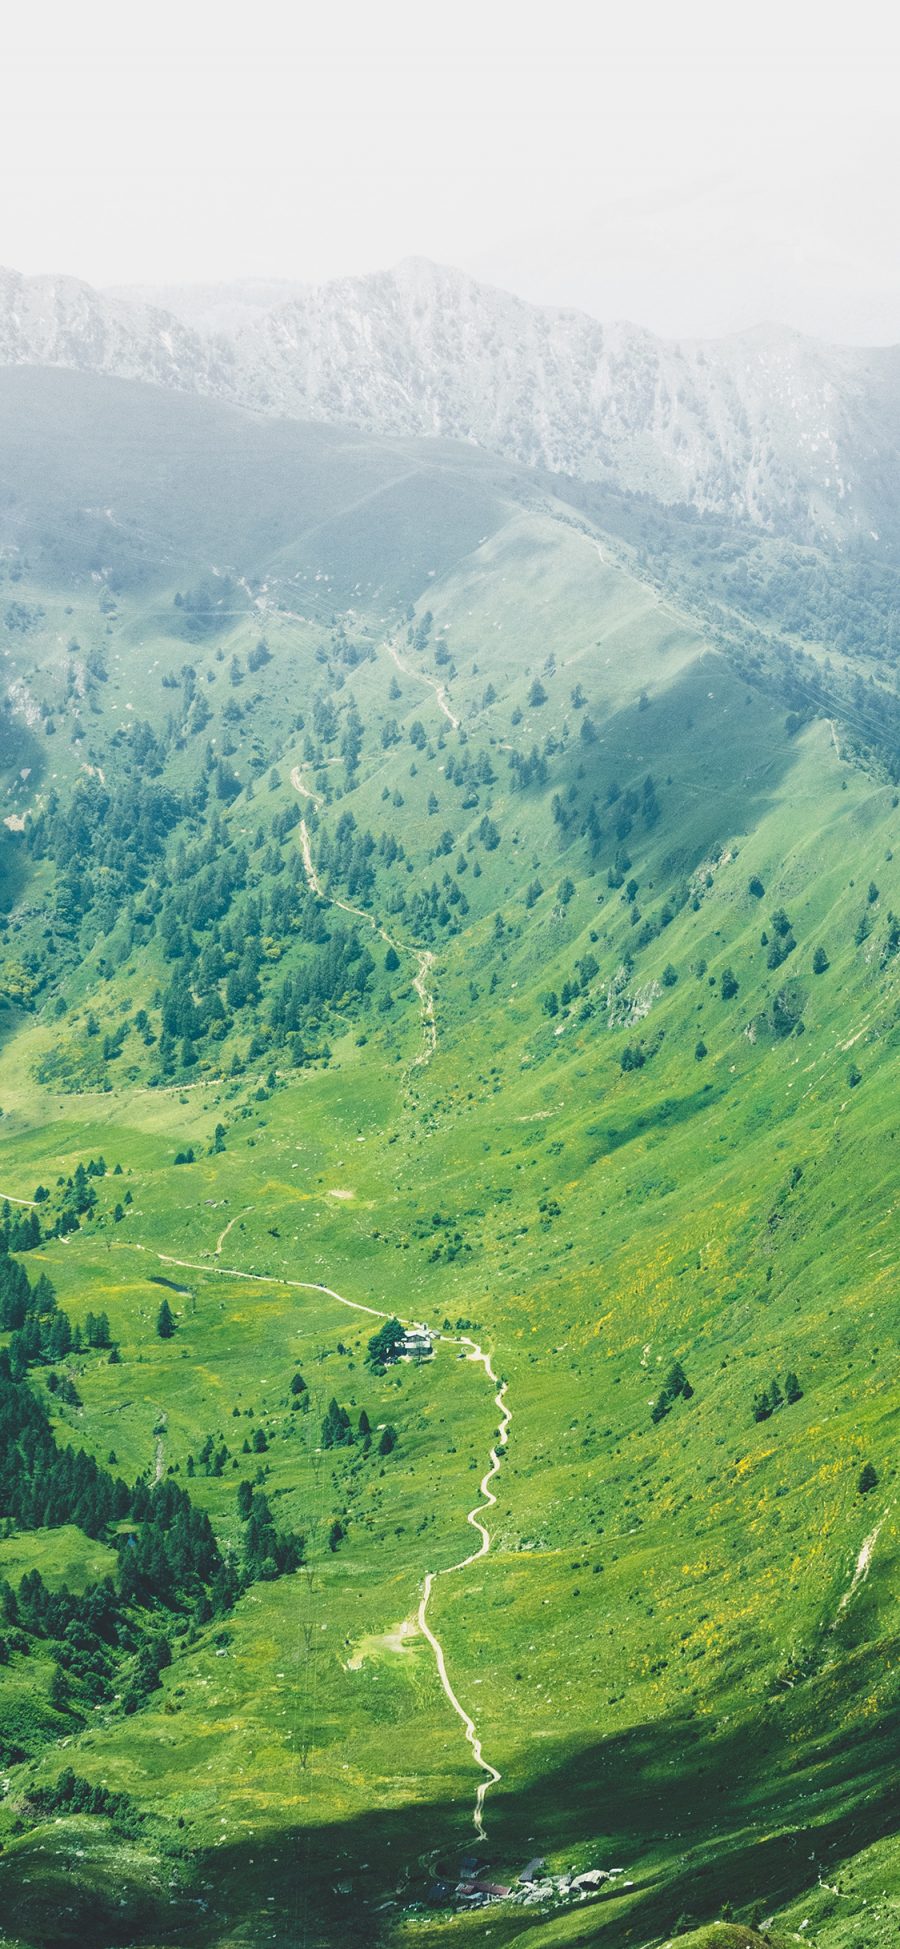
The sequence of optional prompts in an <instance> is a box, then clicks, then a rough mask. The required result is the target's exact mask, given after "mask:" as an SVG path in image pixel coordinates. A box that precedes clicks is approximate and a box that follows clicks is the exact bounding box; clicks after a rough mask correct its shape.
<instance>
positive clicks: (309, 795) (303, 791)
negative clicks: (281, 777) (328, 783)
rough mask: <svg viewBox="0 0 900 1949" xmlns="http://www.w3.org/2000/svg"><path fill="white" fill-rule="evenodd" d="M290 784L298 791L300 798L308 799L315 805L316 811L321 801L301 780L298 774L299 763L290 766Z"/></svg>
mask: <svg viewBox="0 0 900 1949" xmlns="http://www.w3.org/2000/svg"><path fill="white" fill-rule="evenodd" d="M291 784H292V785H293V787H294V791H295V792H299V794H300V797H301V798H302V799H310V800H311V801H312V804H313V805H314V806H315V808H316V811H317V812H318V810H319V807H320V805H321V803H322V801H321V799H320V798H317V797H316V794H315V792H311V791H310V789H309V786H308V785H304V783H303V780H302V778H301V776H300V766H299V765H292V767H291Z"/></svg>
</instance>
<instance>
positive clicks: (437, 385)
mask: <svg viewBox="0 0 900 1949" xmlns="http://www.w3.org/2000/svg"><path fill="white" fill-rule="evenodd" d="M160 301H162V302H160ZM0 362H2V363H4V364H7V365H55V366H63V367H73V368H75V369H80V370H86V371H91V372H95V373H103V374H108V375H113V376H116V377H119V378H124V379H139V380H143V381H145V382H149V383H151V384H154V385H160V386H166V387H171V388H174V389H176V390H179V391H185V392H194V393H199V394H201V395H203V396H205V397H211V398H215V399H219V400H223V401H227V402H228V403H230V404H232V405H238V406H241V407H244V408H247V409H250V410H251V411H253V412H255V413H261V414H264V415H266V416H275V417H279V418H285V417H287V418H292V419H301V420H320V421H330V422H334V423H337V424H343V425H351V426H357V427H361V428H363V429H364V430H365V431H366V432H369V433H376V434H390V435H403V436H410V435H423V434H424V435H440V436H443V437H445V438H450V439H454V440H463V441H469V442H473V443H475V444H477V445H478V446H481V447H483V448H485V449H486V450H487V451H489V452H493V453H497V454H499V455H501V456H503V457H504V458H507V459H510V460H514V461H516V462H519V463H520V464H524V465H526V466H529V467H535V468H538V469H543V470H547V471H550V472H552V473H559V474H569V475H575V476H580V477H582V478H585V479H605V480H609V481H611V482H612V483H613V484H615V485H617V486H619V487H623V488H625V489H627V490H629V491H631V492H641V493H648V494H651V495H652V496H653V497H654V498H656V499H658V500H662V501H668V502H683V503H688V504H690V505H692V506H693V507H695V508H696V509H697V510H698V511H699V512H707V513H716V514H720V515H722V514H724V515H727V516H731V517H737V518H738V519H742V520H748V521H750V522H752V523H754V524H756V525H759V526H761V527H764V528H770V529H772V530H775V531H777V532H782V533H787V534H791V535H793V536H794V537H795V538H797V539H800V540H804V541H810V540H816V539H818V538H821V537H822V536H825V535H832V536H837V537H846V536H851V535H852V536H856V537H859V538H861V539H863V540H865V541H867V542H870V543H879V542H881V541H886V540H887V539H888V537H889V535H890V534H892V532H893V528H894V525H895V523H894V519H893V517H894V515H895V513H896V509H897V503H898V498H900V490H898V481H897V468H896V461H895V455H896V446H897V439H898V434H900V349H890V348H888V349H877V348H876V349H874V350H865V349H859V348H855V347H841V346H829V345H825V344H823V343H821V342H819V341H816V340H814V339H810V338H805V337H803V336H802V335H801V334H799V333H797V332H793V331H790V330H788V329H786V328H784V327H777V326H773V327H759V328H757V329H756V330H754V331H750V332H746V333H741V334H737V335H734V336H732V337H729V338H725V339H721V340H713V341H696V340H693V341H692V340H683V341H672V340H665V339H660V338H657V337H655V336H654V334H652V333H650V332H647V331H645V330H642V329H641V328H639V327H637V326H634V325H629V324H623V323H611V324H610V323H601V322H599V321H598V320H596V319H594V318H592V317H590V316H589V315H587V314H586V313H582V312H576V311H571V310H563V309H560V308H554V309H551V308H542V307H537V306H533V305H529V304H527V303H525V302H524V301H523V300H521V299H519V298H515V297H512V296H511V295H509V294H508V293H506V292H503V291H499V290H496V289H493V288H492V287H489V286H485V285H481V284H478V283H477V282H476V281H475V280H474V279H472V278H470V277H467V276H465V275H464V274H463V273H462V272H459V271H454V270H451V269H447V268H445V267H441V266H439V265H435V264H432V263H429V262H428V261H426V260H422V259H410V260H407V261H405V262H404V263H402V264H400V265H398V266H397V267H396V269H394V270H392V271H384V272H379V273H377V274H374V275H371V276H368V277H362V278H343V279H338V280H335V281H334V282H331V283H326V284H324V285H320V286H313V287H309V288H303V287H298V286H291V285H289V284H277V283H276V284H271V283H269V284H250V285H246V284H240V283H238V284H232V285H226V286H222V287H211V288H209V287H200V288H199V289H196V288H192V289H188V290H179V289H174V290H171V289H165V290H163V291H160V292H157V291H154V290H153V289H152V288H151V289H146V288H145V289H141V290H138V291H134V292H128V291H125V292H119V293H118V294H115V295H108V294H104V293H102V292H99V291H96V290H94V289H92V288H91V287H90V286H89V285H86V284H83V283H81V282H79V281H77V280H73V279H69V278H33V279H25V278H22V277H20V276H19V275H17V274H16V273H14V272H4V273H0Z"/></svg>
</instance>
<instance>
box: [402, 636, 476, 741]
mask: <svg viewBox="0 0 900 1949" xmlns="http://www.w3.org/2000/svg"><path fill="white" fill-rule="evenodd" d="M387 650H388V656H389V657H390V658H391V661H392V662H393V663H396V665H397V669H398V670H402V671H403V675H404V676H405V677H412V678H414V680H415V681H416V682H417V683H420V684H427V685H428V688H429V690H433V691H434V695H435V701H436V703H437V705H438V708H439V710H442V711H443V713H444V716H445V718H446V719H447V722H448V724H451V725H452V726H453V729H454V731H458V730H459V718H458V717H456V716H454V713H453V711H452V710H451V709H450V701H449V698H448V696H447V688H446V685H445V684H442V683H441V682H440V680H439V679H438V678H437V677H426V675H425V672H424V670H411V669H410V667H409V664H408V663H404V661H403V658H402V656H401V655H400V651H399V650H398V648H397V645H396V643H389V644H388V646H387Z"/></svg>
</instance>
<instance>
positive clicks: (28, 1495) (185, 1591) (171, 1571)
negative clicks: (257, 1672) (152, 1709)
mask: <svg viewBox="0 0 900 1949" xmlns="http://www.w3.org/2000/svg"><path fill="white" fill-rule="evenodd" d="M0 1507H2V1508H3V1509H4V1511H5V1512H6V1513H7V1515H8V1517H9V1518H10V1519H11V1521H12V1522H13V1523H14V1524H15V1525H16V1527H17V1528H19V1529H22V1530H31V1529H54V1528H58V1527H60V1526H61V1525H63V1524H68V1523H72V1524H74V1525H75V1527H77V1528H79V1529H81V1530H82V1531H83V1532H84V1533H85V1534H86V1535H88V1536H92V1537H94V1538H97V1539H99V1540H104V1541H106V1542H108V1543H109V1544H110V1545H111V1547H113V1548H114V1549H115V1551H116V1553H117V1558H118V1563H117V1571H116V1576H115V1579H113V1578H112V1577H107V1578H105V1579H104V1580H103V1581H102V1582H100V1583H97V1584H94V1585H90V1586H89V1587H88V1588H87V1590H86V1591H84V1592H83V1593H82V1594H80V1595H74V1594H73V1593H72V1592H71V1591H69V1590H67V1589H65V1588H63V1589H61V1590H56V1591H50V1590H48V1589H47V1587H46V1585H45V1584H44V1583H43V1580H42V1578H41V1576H40V1574H39V1572H37V1571H32V1572H30V1573H29V1574H28V1575H27V1576H25V1577H24V1578H23V1579H22V1581H21V1583H20V1585H19V1588H18V1591H16V1590H15V1589H13V1587H12V1585H10V1584H9V1583H3V1584H0V1663H6V1662H8V1660H9V1657H10V1655H11V1654H12V1653H14V1652H17V1651H18V1652H26V1653H27V1651H28V1650H29V1648H30V1640H31V1639H33V1638H40V1639H44V1640H47V1641H48V1642H50V1643H52V1644H53V1647H54V1651H53V1655H54V1660H55V1664H56V1675H55V1678H54V1682H53V1688H52V1698H51V1703H53V1704H54V1706H55V1708H56V1709H58V1710H65V1709H67V1708H68V1706H69V1705H70V1703H71V1704H72V1705H73V1706H77V1704H78V1702H85V1701H87V1702H97V1701H99V1700H108V1699H110V1698H111V1697H112V1694H113V1691H114V1690H115V1691H116V1692H117V1693H118V1694H119V1695H120V1696H121V1698H122V1709H123V1710H124V1711H126V1712H131V1711H136V1710H137V1709H138V1707H139V1706H140V1705H141V1703H142V1702H143V1700H144V1699H145V1698H146V1697H147V1695H148V1694H149V1693H150V1692H151V1691H153V1690H155V1689H156V1688H157V1686H158V1684H159V1682H160V1672H161V1671H162V1670H164V1669H165V1666H166V1665H167V1664H168V1663H169V1662H170V1661H171V1646H170V1642H169V1636H168V1630H169V1627H168V1626H166V1625H165V1624H164V1622H163V1621H164V1619H165V1618H166V1617H167V1616H169V1617H177V1616H179V1615H180V1616H182V1617H187V1618H189V1619H192V1620H193V1622H194V1623H195V1624H201V1625H202V1624H205V1623H207V1622H208V1621H209V1620H210V1619H211V1618H213V1617H216V1616H224V1615H225V1614H226V1613H227V1612H228V1611H229V1610H230V1609H231V1607H232V1606H233V1604H234V1602H235V1600H236V1598H237V1597H238V1596H239V1594H240V1592H241V1591H242V1590H243V1589H244V1588H246V1586H247V1585H248V1584H249V1583H251V1582H253V1581H254V1580H255V1579H256V1578H259V1577H263V1578H266V1579H269V1578H273V1577H278V1576H282V1575H289V1574H290V1573H291V1572H292V1571H294V1570H296V1569H297V1568H298V1566H299V1564H301V1563H302V1561H303V1551H304V1542H303V1538H302V1537H300V1536H294V1535H289V1534H285V1533H283V1532H282V1531H280V1530H278V1529H277V1528H276V1526H275V1524H274V1522H273V1520H272V1514H271V1510H270V1508H269V1504H268V1501H267V1499H266V1497H265V1496H263V1495H260V1494H259V1493H258V1492H256V1491H254V1490H253V1489H251V1487H250V1485H249V1484H247V1483H242V1484H241V1486H240V1490H239V1508H240V1513H241V1516H242V1520H243V1521H244V1522H245V1524H246V1530H245V1538H244V1552H243V1563H242V1565H241V1567H240V1568H238V1567H236V1565H235V1564H234V1563H233V1562H231V1561H230V1559H227V1558H225V1557H223V1555H222V1553H221V1551H220V1549H219V1546H218V1543H217V1542H216V1538H215V1536H214V1534H213V1530H212V1526H211V1524H210V1521H209V1517H208V1516H207V1515H206V1513H205V1512H204V1511H202V1510H199V1509H197V1508H196V1507H195V1505H194V1504H193V1502H192V1501H191V1498H190V1496H189V1495H188V1494H187V1492H186V1491H185V1490H184V1489H181V1488H180V1487H179V1486H178V1485H177V1484H176V1483H174V1482H173V1481H172V1480H171V1479H164V1480H162V1481H158V1482H153V1483H152V1484H148V1483H147V1482H146V1481H144V1480H143V1479H140V1478H139V1479H138V1481H137V1482H135V1483H134V1484H133V1485H132V1486H130V1487H129V1485H128V1484H127V1483H126V1482H124V1481H123V1480H121V1478H118V1477H115V1476H113V1475H112V1474H110V1472H109V1471H108V1470H107V1469H104V1468H102V1467H100V1465H99V1464H98V1463H97V1462H96V1461H95V1459H94V1457H93V1456H91V1455H88V1454H86V1453H85V1452H84V1450H82V1449H75V1448H73V1447H70V1446H60V1445H58V1444H57V1442H56V1440H55V1438H54V1435H53V1432H52V1429H51V1426H50V1422H49V1420H48V1417H47V1414H46V1411H45V1409H44V1408H43V1406H42V1404H41V1402H40V1401H39V1400H38V1398H37V1397H36V1396H35V1395H34V1394H33V1393H32V1391H31V1389H30V1388H29V1387H28V1386H27V1384H26V1383H24V1382H16V1381H14V1380H13V1379H12V1377H11V1371H10V1361H9V1357H8V1355H7V1353H6V1351H5V1350H3V1351H0ZM182 1628H183V1627H182ZM123 1660H124V1661H127V1662H126V1663H123ZM73 1683H74V1685H75V1687H76V1690H75V1691H74V1692H73V1690H72V1686H73ZM4 1750H6V1749H4ZM8 1757H9V1754H8V1752H7V1758H8ZM20 1757H21V1755H20Z"/></svg>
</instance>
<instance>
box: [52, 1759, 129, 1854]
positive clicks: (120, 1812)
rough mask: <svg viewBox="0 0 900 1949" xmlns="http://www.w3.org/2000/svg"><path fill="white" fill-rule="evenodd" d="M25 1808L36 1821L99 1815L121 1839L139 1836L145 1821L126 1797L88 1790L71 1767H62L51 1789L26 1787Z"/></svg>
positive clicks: (94, 1788) (86, 1782)
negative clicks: (35, 1817)
mask: <svg viewBox="0 0 900 1949" xmlns="http://www.w3.org/2000/svg"><path fill="white" fill-rule="evenodd" d="M27 1804H28V1809H29V1811H30V1812H32V1813H34V1814H35V1815H37V1816H38V1817H39V1818H40V1819H46V1818H47V1816H48V1815H50V1814H62V1815H64V1816H65V1815H69V1814H93V1815H100V1816H101V1817H102V1818H103V1819H104V1820H108V1821H109V1823H110V1826H111V1827H112V1828H113V1829H114V1831H115V1832H116V1833H117V1834H121V1835H122V1836H123V1837H124V1838H128V1837H131V1836H133V1835H135V1834H137V1833H139V1831H140V1829H141V1827H142V1825H143V1823H144V1821H145V1820H146V1818H147V1817H146V1814H143V1813H142V1812H141V1810H140V1808H139V1807H136V1806H135V1803H134V1801H133V1800H132V1799H131V1796H130V1795H129V1794H127V1793H116V1792H114V1791H113V1790H112V1788H110V1787H100V1786H92V1785H91V1782H90V1780H85V1779H82V1777H81V1775H80V1774H79V1773H75V1772H73V1770H72V1768H71V1766H67V1767H65V1769H64V1770H63V1772H62V1773H61V1774H60V1775H59V1778H58V1780H57V1782H56V1785H55V1786H39V1787H30V1788H29V1792H28V1803H27Z"/></svg>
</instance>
